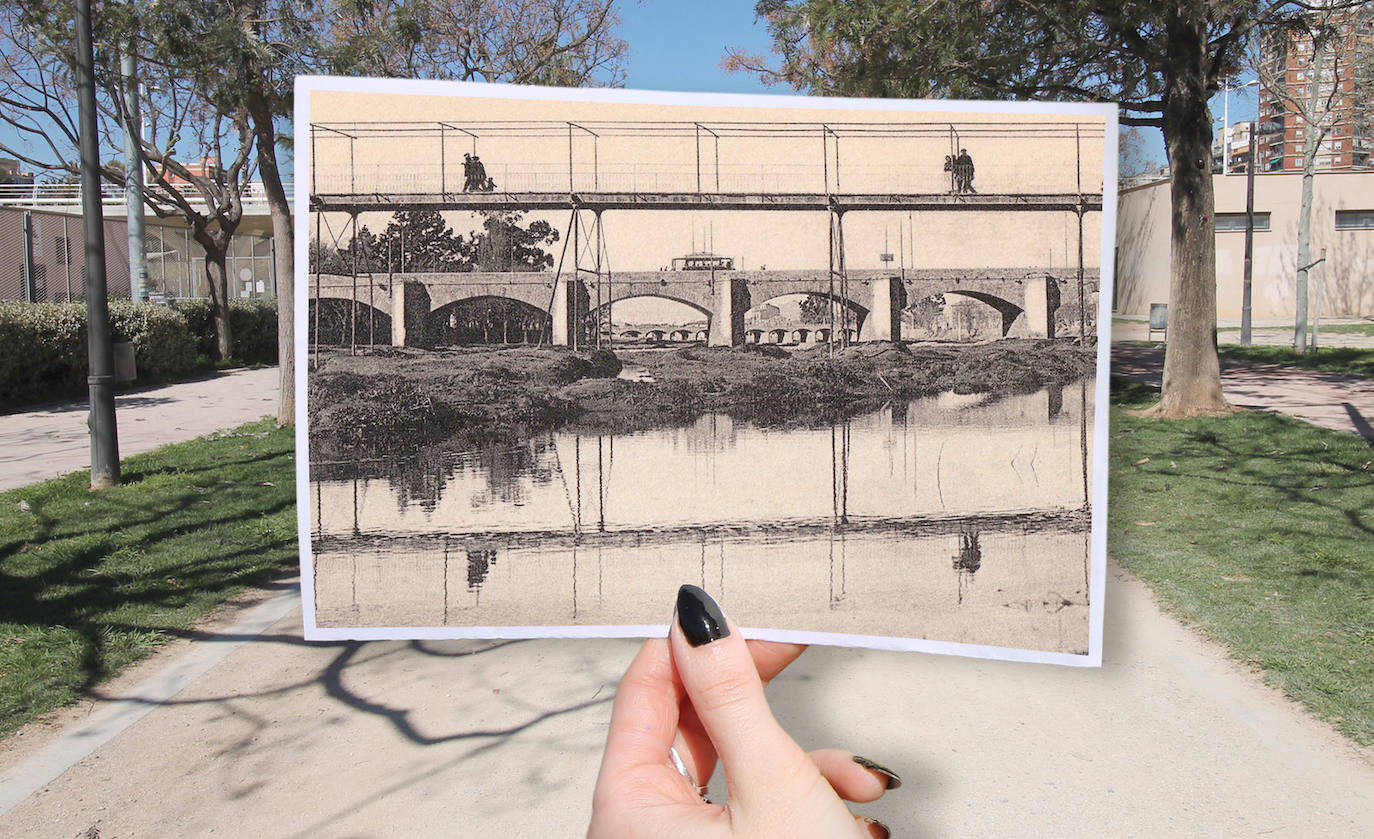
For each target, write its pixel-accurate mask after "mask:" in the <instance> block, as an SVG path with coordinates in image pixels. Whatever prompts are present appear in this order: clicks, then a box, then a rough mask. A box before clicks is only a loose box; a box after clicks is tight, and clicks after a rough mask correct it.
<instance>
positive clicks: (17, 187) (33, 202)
mask: <svg viewBox="0 0 1374 839" xmlns="http://www.w3.org/2000/svg"><path fill="white" fill-rule="evenodd" d="M282 186H283V187H284V188H285V189H286V200H287V201H291V198H292V195H293V194H294V185H293V184H292V183H290V182H287V183H284V184H282ZM176 189H177V192H179V193H180V194H181V195H183V196H185V197H186V199H187V200H188V201H189V202H190V204H191V205H192V206H196V205H198V204H200V205H203V203H204V202H203V200H202V198H201V196H200V192H199V191H197V190H196V188H195V187H194V186H192V185H191V184H177V185H176ZM158 191H160V188H158V187H144V192H152V193H156V192H158ZM164 194H165V192H164ZM100 203H101V204H102V205H104V206H105V207H108V208H112V209H117V210H119V211H120V212H121V213H122V212H123V210H124V208H125V207H126V206H127V204H128V196H127V191H126V190H125V189H124V188H123V187H118V186H112V185H107V184H102V185H101V187H100ZM0 206H4V207H33V208H35V209H37V208H51V209H79V208H80V207H81V185H80V184H58V183H44V184H0ZM243 209H244V212H246V213H248V214H250V215H257V214H261V213H265V212H267V193H266V192H264V191H263V188H262V183H261V182H259V181H254V182H253V183H250V184H249V185H248V187H247V189H245V190H244V193H243Z"/></svg>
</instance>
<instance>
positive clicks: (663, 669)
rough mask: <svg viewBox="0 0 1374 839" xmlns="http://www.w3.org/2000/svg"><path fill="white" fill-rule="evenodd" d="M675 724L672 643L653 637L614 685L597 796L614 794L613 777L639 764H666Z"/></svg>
mask: <svg viewBox="0 0 1374 839" xmlns="http://www.w3.org/2000/svg"><path fill="white" fill-rule="evenodd" d="M677 723H678V693H677V688H676V687H675V685H674V677H673V663H672V659H671V657H670V656H669V653H668V644H667V642H666V641H665V640H664V639H662V638H651V639H649V640H648V641H645V642H644V646H643V647H641V648H640V650H639V654H638V655H636V656H635V659H634V661H632V662H631V663H630V667H629V669H627V670H626V671H625V675H624V676H623V677H621V679H620V684H619V686H618V687H617V688H616V691H615V704H614V705H612V706H611V726H610V730H609V731H608V732H607V734H606V753H605V755H604V756H603V757H602V759H601V772H600V774H599V775H598V776H597V785H596V795H598V796H600V795H602V794H603V792H606V793H612V791H611V790H609V786H610V785H611V784H612V782H613V781H614V779H617V778H625V777H628V776H629V774H630V773H631V772H633V770H635V769H637V768H639V767H643V766H661V765H664V764H665V763H666V761H667V760H668V749H669V748H670V747H671V746H672V744H673V735H674V733H675V732H676V731H677Z"/></svg>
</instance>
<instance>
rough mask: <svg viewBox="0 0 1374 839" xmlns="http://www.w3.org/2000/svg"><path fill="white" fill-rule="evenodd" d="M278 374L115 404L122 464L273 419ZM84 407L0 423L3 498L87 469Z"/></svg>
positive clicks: (128, 397) (234, 377)
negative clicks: (10, 492) (144, 454)
mask: <svg viewBox="0 0 1374 839" xmlns="http://www.w3.org/2000/svg"><path fill="white" fill-rule="evenodd" d="M277 375H278V374H277V368H276V367H262V368H259V369H256V370H228V371H225V372H223V373H217V374H215V375H213V376H207V377H205V378H202V379H196V380H194V381H190V382H178V383H177V384H171V385H156V386H153V387H147V388H139V389H138V390H133V391H129V392H127V393H123V394H120V395H119V396H117V397H115V422H116V424H117V426H118V429H119V456H120V457H121V458H122V457H128V456H129V455H131V454H137V453H138V452H144V451H148V450H149V449H155V448H157V447H158V446H162V445H166V444H167V443H176V442H180V441H182V440H190V439H193V438H195V437H199V436H201V435H202V434H209V433H210V432H212V431H219V430H221V429H225V428H233V427H234V426H236V425H242V424H243V423H245V422H251V421H252V420H255V419H258V418H260V417H262V416H263V415H265V414H266V415H275V414H276V412H277ZM88 412H89V403H88V402H87V401H85V400H82V401H79V402H58V403H54V404H51V405H45V406H42V407H40V408H38V409H36V410H32V411H26V412H23V413H16V414H9V415H8V416H4V417H0V490H4V489H12V488H14V487H19V486H24V485H26V484H31V483H34V482H35V481H42V480H46V479H48V478H55V477H57V476H58V475H64V474H66V473H68V472H75V471H77V470H81V469H89V468H91V443H90V432H89V430H88V429H87V427H86V415H87V413H88Z"/></svg>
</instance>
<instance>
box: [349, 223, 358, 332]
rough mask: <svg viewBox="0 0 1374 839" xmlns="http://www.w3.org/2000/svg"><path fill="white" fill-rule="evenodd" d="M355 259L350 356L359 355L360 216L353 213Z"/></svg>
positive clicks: (351, 240) (350, 308) (350, 251)
mask: <svg viewBox="0 0 1374 839" xmlns="http://www.w3.org/2000/svg"><path fill="white" fill-rule="evenodd" d="M348 250H349V253H350V254H351V255H352V257H353V296H352V299H351V300H350V301H349V307H348V354H349V355H357V354H358V214H357V213H356V212H355V213H353V238H352V239H349V240H348Z"/></svg>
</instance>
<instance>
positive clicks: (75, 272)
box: [0, 207, 277, 302]
mask: <svg viewBox="0 0 1374 839" xmlns="http://www.w3.org/2000/svg"><path fill="white" fill-rule="evenodd" d="M104 227H105V284H106V288H107V289H108V291H109V295H110V296H111V297H126V298H127V297H129V296H130V292H129V288H130V286H129V238H128V237H129V234H128V226H127V225H126V223H125V222H124V220H123V219H121V218H106V219H105V221H104ZM272 248H273V245H272V237H271V236H270V235H267V234H257V233H240V234H238V235H235V236H234V238H233V239H232V240H231V242H230V246H229V255H228V259H227V265H226V267H227V268H228V275H229V296H230V297H234V298H245V299H247V298H252V299H256V298H261V297H275V296H276V290H277V278H276V272H275V266H274V263H273V252H272ZM144 259H145V265H146V266H147V272H148V279H147V287H146V291H147V292H148V293H149V294H150V295H153V296H157V297H163V298H167V299H173V298H185V297H208V296H209V287H208V281H207V279H206V276H205V252H204V250H203V249H202V248H201V247H200V245H198V244H197V243H196V241H195V239H194V238H193V237H192V236H191V231H190V230H188V229H187V228H185V227H182V226H177V225H170V224H158V223H156V222H155V221H154V220H152V219H149V222H148V225H147V229H146V233H145V236H144ZM85 270H86V263H85V249H84V238H83V233H82V219H81V217H80V216H79V215H71V214H68V213H57V212H51V211H46V210H37V209H24V208H18V207H0V300H24V301H29V302H63V301H71V300H81V299H84V295H85V276H86V275H85Z"/></svg>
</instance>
